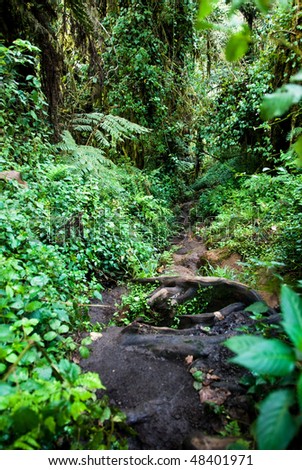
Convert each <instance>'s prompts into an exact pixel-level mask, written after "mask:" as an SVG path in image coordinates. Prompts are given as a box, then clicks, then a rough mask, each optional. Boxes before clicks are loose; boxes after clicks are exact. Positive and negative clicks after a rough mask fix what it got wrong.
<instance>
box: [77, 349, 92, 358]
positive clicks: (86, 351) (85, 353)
mask: <svg viewBox="0 0 302 470" xmlns="http://www.w3.org/2000/svg"><path fill="white" fill-rule="evenodd" d="M79 353H80V356H81V357H82V358H83V359H87V358H88V357H89V356H90V351H89V349H88V348H86V346H80V347H79Z"/></svg>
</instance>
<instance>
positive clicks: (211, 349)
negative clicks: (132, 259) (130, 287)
mask: <svg viewBox="0 0 302 470" xmlns="http://www.w3.org/2000/svg"><path fill="white" fill-rule="evenodd" d="M186 210H187V207H186ZM174 245H176V251H175V254H174V256H173V264H172V265H171V266H168V267H164V269H163V272H162V273H161V274H164V275H173V276H177V277H182V278H183V277H186V276H187V277H190V276H191V277H192V276H196V274H197V270H198V268H199V267H200V266H201V265H202V264H203V263H204V262H205V259H207V260H209V258H210V257H211V255H210V253H209V252H207V250H206V248H205V246H204V244H203V242H202V240H199V239H197V238H195V237H194V236H193V235H192V233H191V232H190V231H186V232H185V233H184V234H183V236H182V237H181V238H175V240H174ZM216 254H217V253H216ZM216 254H215V255H216ZM213 256H214V255H213ZM226 259H228V257H225V258H224V261H225V260H226ZM229 259H230V256H229ZM231 259H232V263H233V264H234V263H236V262H237V260H238V258H237V256H235V255H231ZM217 262H220V260H219V259H217ZM125 292H126V288H125V287H114V288H112V289H109V290H107V291H106V292H104V294H103V301H102V302H99V301H96V300H93V304H94V305H95V306H94V307H91V309H90V318H91V321H92V322H93V323H96V322H99V323H102V324H105V325H106V324H108V322H109V321H110V319H111V318H112V315H113V313H114V312H115V311H116V310H117V304H118V303H119V302H120V298H121V296H122V295H123V294H124V293H125ZM246 305H247V304H246V302H245V303H244V302H243V303H240V302H238V301H237V300H236V303H233V304H232V305H221V307H220V308H219V311H218V312H217V311H215V312H213V311H212V312H208V313H209V314H208V315H207V314H206V313H204V314H201V315H198V318H193V319H192V318H190V316H189V315H188V316H186V318H184V319H183V321H182V323H181V329H178V330H175V329H172V328H168V327H163V328H158V327H154V326H152V325H146V324H143V323H140V322H139V321H137V322H133V323H132V324H131V325H130V326H128V327H126V328H124V327H116V326H113V327H107V328H105V329H104V331H103V332H102V333H91V336H92V339H93V343H92V347H91V355H90V357H89V358H88V359H86V360H82V361H81V365H82V367H83V369H84V371H94V372H97V373H98V374H99V375H100V377H101V380H102V382H103V384H104V385H105V386H106V392H105V393H106V394H107V395H108V396H109V398H110V402H111V404H112V405H117V406H118V407H119V408H120V409H121V410H123V411H124V412H125V413H126V415H127V422H128V424H129V425H131V426H132V427H133V429H134V430H135V432H136V436H134V437H129V439H128V441H129V448H130V449H154V450H156V449H170V450H171V449H211V450H212V449H225V448H227V447H228V446H229V445H230V443H231V442H233V441H234V440H236V439H238V434H239V436H240V437H243V438H244V437H247V439H249V436H250V434H249V429H250V425H251V423H252V422H253V420H254V418H255V409H254V405H253V403H252V399H251V396H250V395H249V394H247V388H246V387H245V386H243V385H241V384H240V381H241V378H242V375H243V374H244V373H245V371H244V370H243V369H241V368H239V367H237V366H235V365H234V364H231V363H230V362H229V359H230V357H231V353H230V351H229V350H228V349H227V348H226V347H225V346H224V345H223V342H224V340H225V339H226V338H228V337H230V336H232V335H234V334H238V329H239V328H242V327H245V328H246V329H248V330H249V331H251V332H252V331H253V325H254V321H253V320H252V319H251V318H250V317H249V315H248V313H247V312H245V311H244V308H245V307H246ZM225 307H226V308H225ZM269 313H270V314H274V313H275V312H274V311H272V310H271V311H270V312H269ZM275 318H276V315H274V316H273V321H275ZM269 321H270V320H269V318H268V322H269ZM196 371H201V372H202V374H203V377H202V383H199V385H198V382H197V383H196V382H195V383H194V378H193V375H192V374H193V373H194V372H196ZM194 387H195V388H194ZM196 388H197V389H198V388H200V390H197V389H196ZM234 422H236V423H237V425H236V426H237V432H236V433H235V432H233V433H232V432H231V431H228V432H227V431H226V430H227V429H228V427H229V428H230V427H231V426H232V425H233V427H234ZM236 426H235V427H236ZM238 427H239V428H238ZM238 429H239V431H238ZM226 433H227V436H225V434H226ZM232 434H233V435H232ZM252 445H253V444H251V446H252Z"/></svg>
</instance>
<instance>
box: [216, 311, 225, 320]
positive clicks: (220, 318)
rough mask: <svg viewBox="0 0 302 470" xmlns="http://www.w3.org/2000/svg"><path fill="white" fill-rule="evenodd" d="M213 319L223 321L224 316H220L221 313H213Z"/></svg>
mask: <svg viewBox="0 0 302 470" xmlns="http://www.w3.org/2000/svg"><path fill="white" fill-rule="evenodd" d="M214 317H215V318H217V320H220V321H221V320H224V316H223V315H222V313H221V312H214Z"/></svg>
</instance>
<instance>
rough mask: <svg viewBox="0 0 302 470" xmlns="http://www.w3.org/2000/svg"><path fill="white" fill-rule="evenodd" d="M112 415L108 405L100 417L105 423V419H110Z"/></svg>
mask: <svg viewBox="0 0 302 470" xmlns="http://www.w3.org/2000/svg"><path fill="white" fill-rule="evenodd" d="M110 417H111V410H110V408H109V406H106V408H104V411H103V413H102V416H101V417H100V421H101V422H102V423H103V422H104V421H107V420H108V419H110Z"/></svg>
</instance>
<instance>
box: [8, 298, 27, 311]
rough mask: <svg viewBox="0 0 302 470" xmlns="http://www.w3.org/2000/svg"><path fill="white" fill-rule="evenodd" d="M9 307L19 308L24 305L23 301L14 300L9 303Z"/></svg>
mask: <svg viewBox="0 0 302 470" xmlns="http://www.w3.org/2000/svg"><path fill="white" fill-rule="evenodd" d="M10 307H11V308H13V309H15V310H21V308H23V307H24V302H23V301H22V300H16V301H15V302H13V303H12V304H11V305H10Z"/></svg>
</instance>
